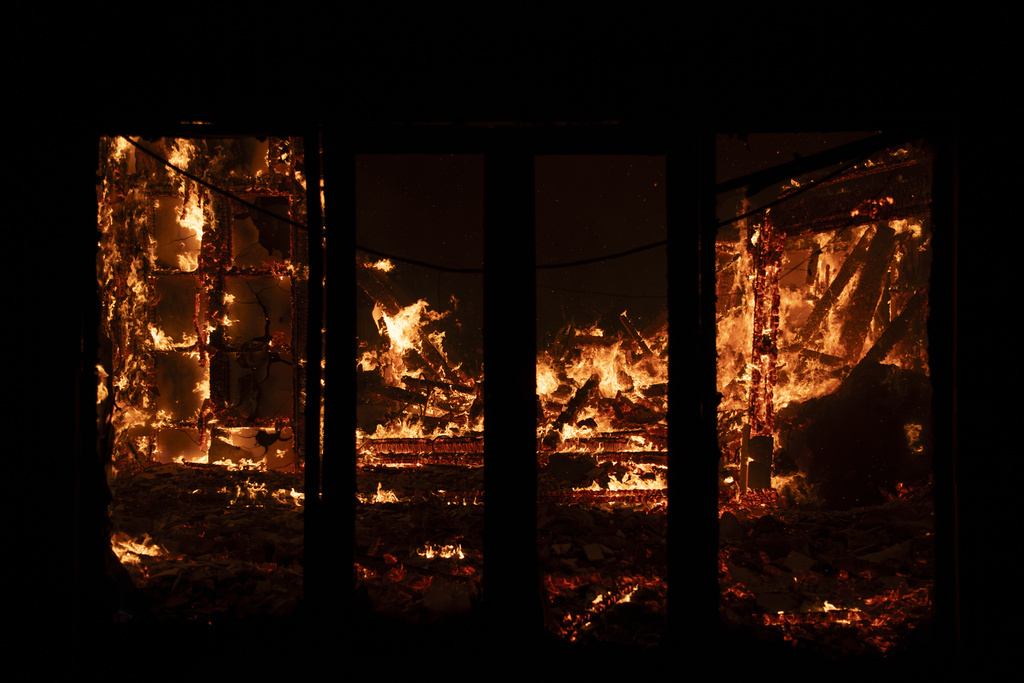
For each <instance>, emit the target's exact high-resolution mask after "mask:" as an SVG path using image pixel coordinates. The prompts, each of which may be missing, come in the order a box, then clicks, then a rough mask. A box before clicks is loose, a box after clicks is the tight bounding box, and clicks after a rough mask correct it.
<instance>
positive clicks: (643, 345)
mask: <svg viewBox="0 0 1024 683" xmlns="http://www.w3.org/2000/svg"><path fill="white" fill-rule="evenodd" d="M619 322H621V323H622V326H623V327H625V328H626V332H629V336H630V337H632V338H633V341H635V342H636V343H637V346H639V347H640V350H641V351H642V352H643V354H644V357H645V358H646V357H648V356H651V355H653V354H652V352H651V349H650V347H649V346H647V342H646V341H644V338H643V337H642V336H640V333H639V332H638V331H637V329H636V327H634V326H633V323H632V321H630V319H629V317H627V316H626V312H625V311H623V312H622V314H621V315H619Z"/></svg>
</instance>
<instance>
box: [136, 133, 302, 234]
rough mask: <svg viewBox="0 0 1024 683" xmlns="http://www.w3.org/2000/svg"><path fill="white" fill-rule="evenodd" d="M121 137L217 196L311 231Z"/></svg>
mask: <svg viewBox="0 0 1024 683" xmlns="http://www.w3.org/2000/svg"><path fill="white" fill-rule="evenodd" d="M120 137H121V138H122V139H124V140H127V141H128V142H129V143H131V144H132V145H133V146H134V147H135V149H138V150H141V151H142V152H143V153H145V154H147V155H149V156H150V157H152V158H154V159H156V160H157V161H159V162H160V163H161V164H163V165H164V166H166V167H167V168H169V169H171V170H172V171H174V172H175V173H178V174H180V175H182V176H184V177H186V178H188V179H189V180H191V181H192V182H194V183H198V184H199V185H202V186H203V187H205V188H207V189H208V190H210V191H211V192H216V193H217V194H219V195H222V196H224V197H227V198H228V199H230V200H232V201H236V202H238V203H239V204H241V205H243V206H245V207H247V208H249V209H250V210H252V211H258V212H259V213H263V214H266V215H268V216H271V217H272V218H276V219H277V220H279V221H281V222H283V223H287V224H288V225H291V226H293V227H296V228H299V229H300V230H306V231H307V232H308V231H309V226H308V225H305V224H303V223H299V222H297V221H293V220H292V219H290V218H286V217H285V216H281V215H279V214H276V213H274V212H273V211H268V210H267V209H265V208H264V207H262V206H258V205H256V204H253V203H252V202H249V201H246V200H245V199H242V198H241V197H239V196H238V195H236V194H234V193H232V192H229V191H227V190H225V189H224V188H222V187H217V186H216V185H214V184H213V183H210V182H207V181H205V180H203V179H202V178H200V177H198V176H196V175H193V174H191V173H189V172H188V171H186V170H184V169H181V168H178V167H177V166H175V165H174V164H172V163H171V162H170V161H168V160H167V159H164V158H163V157H162V156H160V155H159V154H157V153H156V152H154V151H152V150H150V149H148V148H146V147H143V146H142V145H140V144H139V143H137V142H135V141H134V140H132V139H131V138H129V137H125V136H123V135H122V136H120Z"/></svg>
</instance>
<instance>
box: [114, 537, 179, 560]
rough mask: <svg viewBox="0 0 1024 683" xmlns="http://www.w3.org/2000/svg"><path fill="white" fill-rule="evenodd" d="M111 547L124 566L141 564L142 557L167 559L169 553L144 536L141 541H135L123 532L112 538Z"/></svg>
mask: <svg viewBox="0 0 1024 683" xmlns="http://www.w3.org/2000/svg"><path fill="white" fill-rule="evenodd" d="M110 546H111V548H112V549H113V551H114V554H115V555H117V559H118V560H120V562H121V563H122V564H139V562H140V561H141V560H140V558H141V556H143V555H145V556H147V557H165V556H167V555H168V554H169V553H168V551H167V549H166V548H164V547H163V546H161V545H159V544H157V543H156V541H154V540H153V539H152V538H150V536H149V534H148V533H147V534H143V535H142V539H141V540H138V541H137V540H135V539H134V538H132V537H131V536H129V535H128V534H126V533H124V532H123V531H118V532H115V533H114V534H112V535H111V537H110Z"/></svg>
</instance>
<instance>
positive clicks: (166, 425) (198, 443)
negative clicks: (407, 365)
mask: <svg viewBox="0 0 1024 683" xmlns="http://www.w3.org/2000/svg"><path fill="white" fill-rule="evenodd" d="M302 159H303V157H302V148H301V144H300V142H299V141H298V140H294V139H278V138H267V139H264V140H255V139H245V138H230V139H202V140H200V139H194V140H193V139H157V140H141V139H138V138H126V137H116V138H104V139H102V140H101V143H100V165H99V184H98V197H97V199H98V205H99V211H98V224H99V233H100V244H99V255H98V263H97V279H98V284H99V298H100V306H101V310H102V314H101V321H102V322H101V330H100V349H101V358H100V359H99V364H98V366H97V376H98V382H99V384H98V388H97V416H98V419H99V423H100V425H101V428H100V430H99V432H100V443H99V444H98V448H99V452H100V453H102V454H103V456H104V457H105V458H106V460H107V463H108V470H109V473H110V476H109V483H110V487H111V491H112V494H113V502H112V504H111V510H110V520H111V525H112V528H113V534H114V537H115V538H117V539H122V540H124V539H125V538H126V537H127V539H128V540H131V539H135V541H136V542H138V538H137V537H136V535H137V534H143V533H149V534H150V535H151V537H152V538H153V540H154V541H155V542H156V543H157V544H159V545H160V546H161V547H166V548H168V549H169V552H170V555H169V556H173V558H174V562H176V563H177V565H176V569H174V571H173V572H172V573H174V574H175V576H176V577H177V578H176V579H175V581H174V585H175V586H176V587H177V589H180V590H179V592H177V593H174V594H161V595H160V597H156V596H155V594H153V593H152V591H153V590H157V588H158V587H157V584H160V585H161V586H162V585H163V584H162V583H161V582H159V581H157V582H154V581H152V580H147V577H146V576H145V573H142V574H140V573H139V571H141V570H140V569H139V567H140V566H141V567H143V568H145V567H147V566H149V564H147V563H151V562H152V560H146V559H144V558H142V563H141V564H140V563H138V562H136V563H133V565H132V568H130V572H134V577H133V578H135V579H136V581H137V583H139V585H140V587H141V588H142V589H143V590H144V591H147V592H148V594H149V598H150V600H151V601H153V602H154V605H156V606H157V607H159V606H160V605H163V606H164V607H171V606H177V607H181V608H182V610H183V611H185V612H187V611H188V610H187V609H186V608H187V604H186V603H190V601H193V597H195V596H193V597H188V596H189V595H190V594H191V593H190V592H191V591H192V589H191V588H182V586H183V585H184V584H183V583H182V579H181V577H183V576H185V575H186V574H194V573H195V571H198V572H199V573H203V572H207V573H213V574H216V575H217V577H218V580H217V582H216V583H218V585H219V586H220V587H221V588H225V587H227V586H229V585H230V584H231V582H232V581H233V580H234V579H233V578H232V571H233V570H232V569H231V568H230V567H233V566H234V564H232V563H237V562H239V561H244V562H248V561H252V562H254V563H255V564H258V565H260V567H261V568H260V569H259V570H258V572H257V573H260V572H262V574H261V576H263V579H261V581H260V582H259V583H258V584H255V589H256V592H257V593H260V592H262V588H261V587H262V586H264V585H265V583H266V582H267V581H270V582H271V583H274V582H275V581H276V580H277V579H276V578H275V577H278V574H280V573H281V572H284V570H283V569H281V566H282V565H283V564H287V565H288V566H289V570H288V571H287V572H285V573H288V574H289V578H288V579H287V580H285V582H284V584H282V585H281V586H282V587H281V588H280V590H282V591H284V592H285V593H287V595H277V597H279V598H282V599H283V600H284V602H281V603H280V604H279V605H278V606H280V605H284V604H285V603H287V605H289V606H294V604H295V602H296V600H297V598H298V595H299V594H300V592H299V591H300V586H301V562H300V561H299V558H301V552H300V550H301V544H302V540H301V539H302V524H301V518H299V523H296V521H295V518H294V517H292V518H290V519H289V520H285V521H282V522H281V532H282V534H283V535H287V536H288V537H289V541H288V543H286V544H284V545H287V546H288V547H289V548H290V550H288V551H287V552H286V553H285V555H287V562H285V563H280V562H278V560H279V559H281V558H277V559H269V558H264V557H261V558H258V559H251V560H250V557H249V555H251V553H248V551H245V550H244V548H243V546H245V547H247V546H246V543H243V542H241V541H230V542H226V543H225V544H224V545H223V547H222V548H221V549H219V550H218V551H217V552H206V551H202V550H201V549H197V548H198V546H201V545H202V543H200V544H198V546H197V545H196V544H192V543H185V542H179V541H180V539H178V540H175V538H177V532H176V531H174V532H171V530H172V529H176V528H180V527H182V525H185V526H188V525H192V524H197V523H199V524H201V522H197V521H196V520H202V519H203V517H202V516H201V515H200V516H199V517H195V515H198V514H199V510H200V509H203V510H206V512H207V514H208V515H209V514H210V513H211V511H212V509H213V508H214V507H216V506H218V505H220V506H222V508H223V509H222V512H223V514H224V515H225V519H224V523H226V524H228V525H231V524H235V523H237V525H238V526H237V528H235V529H233V530H232V531H231V533H230V534H228V533H227V532H224V535H226V536H230V537H231V538H232V539H239V538H242V537H249V540H250V541H251V542H252V543H260V542H262V541H258V540H256V537H257V534H259V537H260V538H263V532H264V531H265V530H266V529H265V528H262V527H261V528H260V529H259V531H257V528H258V525H255V523H254V522H253V521H252V520H251V519H235V520H234V521H233V522H232V521H230V520H232V519H233V517H237V515H234V516H233V514H232V513H233V511H235V510H237V509H239V506H240V504H241V503H242V501H243V500H248V501H250V502H252V501H255V500H256V498H259V497H261V496H264V494H266V495H273V496H277V495H278V494H277V493H272V491H273V492H277V491H288V492H296V491H297V490H301V488H302V481H301V476H300V475H301V472H302V467H303V436H304V424H303V422H304V412H303V408H302V403H303V396H304V384H303V383H304V373H303V372H300V371H298V369H299V368H301V366H302V364H303V362H304V361H303V359H302V357H301V355H300V354H299V352H298V350H300V349H303V348H305V344H306V338H305V337H306V328H307V323H306V308H307V299H308V294H307V292H308V289H307V276H308V273H307V268H306V266H305V262H306V260H307V259H306V253H307V245H306V242H307V234H306V231H305V230H304V229H302V228H301V227H300V226H301V225H302V222H303V220H304V216H305V188H304V180H303V176H302V164H303V161H302ZM154 463H163V464H164V465H165V468H164V469H162V470H160V471H159V472H160V481H161V484H160V486H159V487H156V488H158V489H159V490H160V492H159V493H157V491H156V489H154V490H151V491H146V490H145V489H146V486H145V485H144V484H145V483H146V482H150V480H152V479H153V474H152V470H151V468H152V467H153V465H154ZM172 463H179V465H178V466H172ZM193 463H202V464H210V465H217V466H219V467H218V468H217V474H216V475H211V476H214V477H215V478H218V480H219V481H221V484H222V485H221V486H219V487H217V490H216V491H208V490H207V489H206V488H205V487H204V488H202V489H195V487H192V483H191V482H190V479H191V478H192V477H190V476H189V473H190V472H193V470H189V469H187V468H185V467H184V465H185V464H193ZM257 472H258V473H259V474H257ZM254 476H258V477H260V478H262V479H264V480H265V479H266V478H267V477H271V478H273V477H277V478H279V479H280V478H287V482H284V481H279V482H276V484H277V486H276V487H275V488H274V489H272V490H271V489H267V488H263V489H258V490H257V489H252V488H250V486H251V485H252V482H253V479H252V477H254ZM190 487H191V488H190ZM150 494H153V495H155V497H157V498H161V499H162V498H163V497H164V496H165V495H170V496H171V497H172V498H174V499H175V501H176V503H175V505H174V508H175V510H176V512H175V513H174V514H177V515H178V518H177V519H176V520H175V521H174V523H171V522H169V521H167V520H165V519H164V518H163V515H165V514H170V513H169V512H168V511H167V510H165V511H163V512H161V511H158V510H156V509H153V508H150V507H148V506H146V505H143V504H142V503H143V501H142V500H141V498H144V497H146V496H147V495H150ZM281 495H282V496H283V497H282V499H281V501H280V504H281V505H283V506H284V507H285V509H286V510H288V514H289V515H293V516H294V515H295V514H298V515H301V512H296V511H295V509H296V508H298V507H301V493H297V492H296V493H294V494H281ZM267 504H269V503H267ZM140 506H141V507H140ZM140 509H145V511H146V512H144V513H143V512H140V511H139V510H140ZM229 511H231V512H229ZM141 520H145V521H141ZM158 520H163V521H158ZM179 522H180V523H179ZM165 533H172V536H174V538H171V537H167V536H165V535H164V534H165ZM204 533H205V532H204ZM199 535H200V536H203V535H204V534H199ZM208 538H209V537H208ZM172 546H173V551H171V550H170V549H171V548H172ZM239 553H241V555H242V556H244V557H240V556H239ZM257 554H259V553H257ZM204 563H205V564H204ZM200 565H203V566H204V567H206V569H197V567H199V566H200ZM271 565H274V566H275V567H276V569H274V568H273V567H271ZM268 567H271V568H269V569H268ZM150 569H153V571H152V572H150V577H149V578H150V579H152V578H157V577H158V576H159V577H166V576H170V574H169V573H168V572H171V570H170V569H167V568H161V569H159V570H157V569H155V568H152V567H151V568H150ZM193 570H195V571H193ZM146 571H149V570H146ZM275 572H276V573H275ZM285 584H286V585H287V587H284V586H285ZM197 585H198V584H193V587H194V586H197ZM203 585H206V584H205V583H204V584H203ZM276 585H277V584H275V586H276ZM240 586H241V584H239V585H238V586H234V587H232V588H231V591H233V593H232V594H233V595H234V592H235V591H237V590H239V589H240ZM159 590H163V589H162V588H160V589H159ZM218 590H220V589H218ZM278 590H279V588H274V591H275V592H276V591H278ZM242 592H245V591H244V590H242ZM221 597H223V595H221V594H220V593H217V594H216V595H215V594H214V593H210V594H209V595H206V597H204V598H203V600H205V601H206V602H205V603H204V604H207V606H208V607H209V610H212V611H218V610H220V607H221V606H222V605H220V604H219V603H218V602H217V601H218V600H220V599H221ZM236 597H237V596H236ZM250 597H251V596H250ZM196 599H198V598H196ZM257 602H258V601H257ZM276 610H277V608H276V607H275V613H276ZM172 612H173V610H170V609H167V610H162V611H160V616H168V617H170V616H171V614H172Z"/></svg>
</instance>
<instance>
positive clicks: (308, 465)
mask: <svg viewBox="0 0 1024 683" xmlns="http://www.w3.org/2000/svg"><path fill="white" fill-rule="evenodd" d="M303 150H304V156H305V158H304V160H303V161H304V164H305V172H306V226H307V229H308V231H309V235H308V241H307V242H308V249H309V252H308V253H309V309H308V313H307V325H308V329H307V332H306V349H305V355H306V404H305V452H304V453H303V454H302V456H303V462H304V465H305V489H306V499H305V507H304V513H305V529H304V539H303V540H304V567H303V571H304V574H303V593H304V597H305V600H306V603H307V604H309V605H311V606H312V605H316V606H319V607H321V608H322V607H323V606H324V605H325V600H324V598H325V597H326V596H325V591H326V590H327V588H326V587H327V586H329V585H330V584H331V583H332V577H330V576H329V575H328V572H327V571H326V567H325V566H324V565H325V562H324V557H325V553H324V547H325V543H324V530H325V528H326V525H324V523H323V522H324V516H323V506H322V500H321V497H320V493H321V491H322V490H323V489H322V486H323V482H322V480H321V467H322V463H321V458H320V455H321V442H320V397H321V393H322V390H323V387H322V386H321V384H320V380H321V377H322V376H323V368H321V365H320V362H321V359H322V358H323V353H324V335H323V332H322V331H321V330H322V329H323V325H324V312H325V311H324V294H325V291H324V290H325V286H324V265H325V263H324V243H323V235H324V231H323V222H322V212H321V206H320V175H321V170H320V131H319V129H318V128H317V127H313V128H312V129H311V130H310V131H308V132H307V133H306V135H305V136H304V139H303ZM314 616H315V617H320V616H322V615H314ZM314 621H315V622H318V621H320V619H318V618H315V619H314Z"/></svg>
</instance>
